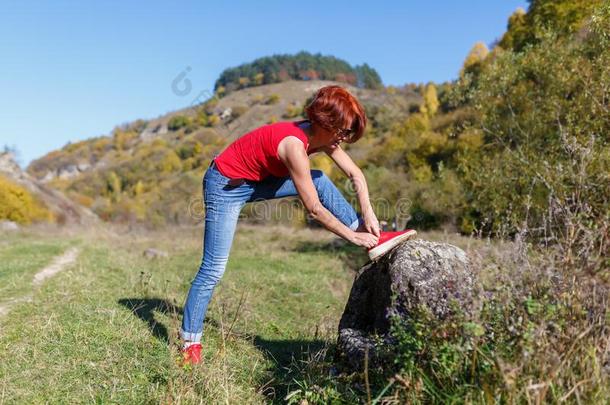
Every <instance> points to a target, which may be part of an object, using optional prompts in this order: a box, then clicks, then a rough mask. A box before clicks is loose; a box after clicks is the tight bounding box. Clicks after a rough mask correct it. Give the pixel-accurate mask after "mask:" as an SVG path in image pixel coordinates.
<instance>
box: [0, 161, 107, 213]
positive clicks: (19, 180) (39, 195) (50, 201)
mask: <svg viewBox="0 0 610 405" xmlns="http://www.w3.org/2000/svg"><path fill="white" fill-rule="evenodd" d="M2 177H3V178H5V179H6V181H9V182H10V183H11V184H13V185H17V186H18V187H22V188H23V190H25V191H21V192H20V193H19V194H20V198H21V200H22V201H21V202H20V204H24V200H27V199H30V198H33V201H32V204H33V205H34V206H35V205H36V204H38V205H40V206H41V208H39V209H38V210H42V213H41V214H39V215H34V217H36V216H38V217H39V218H35V219H38V220H54V221H57V222H59V223H70V224H73V223H75V224H92V223H96V222H97V221H98V218H97V216H96V215H95V214H94V213H93V212H91V211H90V210H89V209H88V208H86V207H83V206H81V205H79V204H76V203H75V202H73V201H72V200H70V199H69V198H67V197H66V196H65V195H63V194H62V193H61V192H60V191H58V190H55V189H53V188H51V187H49V186H47V185H45V184H43V183H42V182H40V181H39V180H37V179H35V178H33V177H32V176H30V175H29V174H28V173H26V172H24V171H22V170H21V168H20V167H19V165H18V164H17V163H16V162H15V160H14V158H13V156H12V155H11V154H10V153H0V178H2ZM0 192H2V190H0ZM30 196H32V197H30ZM17 208H19V209H23V208H24V207H23V206H21V207H15V209H17ZM9 209H10V207H9ZM34 209H36V208H34ZM46 211H48V212H49V213H50V215H48V214H45V212H46ZM13 214H17V213H16V212H15V211H13ZM0 219H2V216H1V215H0ZM8 219H12V220H17V219H18V218H12V217H11V215H9V216H8ZM19 219H22V220H23V222H29V219H28V218H27V216H23V215H20V216H19ZM19 222H22V221H19Z"/></svg>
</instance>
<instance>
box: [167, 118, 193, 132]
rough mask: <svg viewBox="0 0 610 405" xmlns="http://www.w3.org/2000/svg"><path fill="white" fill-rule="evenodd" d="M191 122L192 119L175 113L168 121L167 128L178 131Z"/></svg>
mask: <svg viewBox="0 0 610 405" xmlns="http://www.w3.org/2000/svg"><path fill="white" fill-rule="evenodd" d="M190 124H191V119H190V118H189V117H186V116H184V115H174V116H173V117H172V118H170V120H169V122H168V123H167V129H169V130H170V131H177V130H179V129H180V128H184V127H186V126H188V125H190Z"/></svg>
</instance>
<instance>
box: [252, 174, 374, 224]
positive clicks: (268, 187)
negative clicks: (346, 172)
mask: <svg viewBox="0 0 610 405" xmlns="http://www.w3.org/2000/svg"><path fill="white" fill-rule="evenodd" d="M311 179H312V180H313V184H314V185H315V187H316V190H317V192H318V198H319V199H320V202H321V203H322V205H323V206H324V207H325V208H326V209H327V210H329V211H330V212H331V213H332V214H333V215H334V216H335V217H336V218H337V219H338V220H339V221H341V222H342V223H343V224H345V225H346V226H348V227H349V228H350V229H352V230H354V231H355V230H356V229H357V228H358V227H359V225H360V224H361V223H362V219H361V217H360V216H359V215H358V214H357V213H356V210H354V208H353V207H352V206H351V205H350V203H348V202H347V200H346V199H345V197H343V194H341V192H340V191H339V189H337V187H336V186H335V185H334V184H333V182H332V181H331V180H330V179H329V178H328V176H326V174H324V172H323V171H322V170H316V169H312V170H311ZM254 184H255V186H254V192H253V193H252V196H251V197H250V199H249V200H248V202H252V201H261V200H270V199H274V198H281V197H289V196H296V195H298V192H297V189H296V187H295V185H294V181H292V179H291V178H290V177H273V176H270V177H267V178H266V179H264V180H263V181H260V182H257V183H254Z"/></svg>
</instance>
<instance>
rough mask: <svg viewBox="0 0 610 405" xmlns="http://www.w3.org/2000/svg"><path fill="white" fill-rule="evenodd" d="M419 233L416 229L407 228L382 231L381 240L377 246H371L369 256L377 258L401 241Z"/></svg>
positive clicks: (373, 258) (372, 258)
mask: <svg viewBox="0 0 610 405" xmlns="http://www.w3.org/2000/svg"><path fill="white" fill-rule="evenodd" d="M415 235H417V232H416V231H415V230H414V229H405V230H404V231H399V232H383V231H381V232H380V236H379V241H378V242H377V246H375V247H372V248H370V249H369V250H368V251H369V258H370V259H371V260H375V259H377V258H379V257H381V256H383V255H384V254H386V253H388V252H389V251H390V250H392V249H393V248H394V247H396V246H398V245H399V244H400V243H401V242H404V241H406V240H408V239H411V238H412V237H414V236H415Z"/></svg>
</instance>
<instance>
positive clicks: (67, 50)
mask: <svg viewBox="0 0 610 405" xmlns="http://www.w3.org/2000/svg"><path fill="white" fill-rule="evenodd" d="M517 7H523V8H527V3H526V1H525V0H495V1H489V0H487V1H485V0H472V1H453V0H428V1H427V2H422V1H415V0H402V1H377V2H365V1H359V0H351V1H333V0H326V1H318V0H310V1H307V2H299V3H295V2H288V1H264V2H261V1H251V2H246V1H231V2H219V1H215V2H211V1H172V2H169V1H163V2H162V1H154V0H153V1H146V2H144V1H140V2H136V1H131V2H128V1H111V0H107V1H99V2H93V1H61V0H57V1H52V2H51V1H25V0H24V1H16V0H15V1H8V0H3V1H0V52H1V55H2V61H1V63H0V89H1V91H2V97H0V112H1V117H2V118H1V119H0V146H2V145H9V146H11V147H16V148H17V150H18V152H19V161H20V163H21V165H22V166H26V165H27V164H28V163H29V162H30V161H31V160H32V159H35V158H38V157H40V156H42V155H44V154H45V153H47V152H49V151H51V150H53V149H57V148H60V147H62V146H63V145H65V144H66V143H67V142H68V141H72V142H74V141H77V140H81V139H86V138H90V137H94V136H99V135H105V134H109V133H110V132H111V131H112V129H113V128H114V127H115V126H116V125H119V124H121V123H125V122H129V121H133V120H135V119H138V118H143V119H149V118H155V117H157V116H159V115H162V114H164V113H166V112H168V111H172V110H175V109H178V108H182V107H186V106H188V105H190V103H191V101H192V98H194V95H196V94H197V93H199V92H200V91H206V90H211V89H212V88H213V85H214V81H215V80H216V78H217V77H218V75H219V74H220V73H221V72H222V70H223V69H225V68H227V67H231V66H236V65H239V64H241V63H244V62H250V61H252V60H254V59H256V58H258V57H261V56H267V55H272V54H276V53H290V54H292V53H296V52H299V51H301V50H305V51H309V52H311V53H317V52H320V53H322V54H323V55H334V56H336V57H338V58H341V59H344V60H346V61H347V62H349V63H351V64H352V65H356V64H362V63H364V62H366V63H368V64H369V65H370V66H372V67H373V68H375V69H376V70H377V71H378V72H379V74H380V75H381V78H382V80H383V82H384V84H386V85H390V84H391V85H402V84H405V83H410V82H416V83H419V82H427V81H436V82H442V81H445V80H451V79H454V78H455V77H456V76H457V73H458V71H459V69H460V66H461V64H462V62H463V60H464V58H465V56H466V54H467V53H468V51H469V50H470V48H471V47H472V45H473V44H474V43H475V42H476V41H483V42H485V43H487V44H491V43H492V42H493V41H494V40H496V39H497V38H498V37H499V36H501V35H502V33H503V32H504V31H505V29H506V21H507V19H508V17H509V15H510V14H511V13H512V12H513V11H514V10H515V9H516V8H517ZM187 67H189V68H190V71H189V73H188V76H187V77H188V79H189V80H190V81H191V83H192V87H193V91H192V93H191V96H190V97H189V96H179V95H176V94H174V92H172V88H171V83H172V81H173V80H174V78H176V76H177V75H179V74H180V73H181V72H182V71H184V70H185V69H186V68H187Z"/></svg>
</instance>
